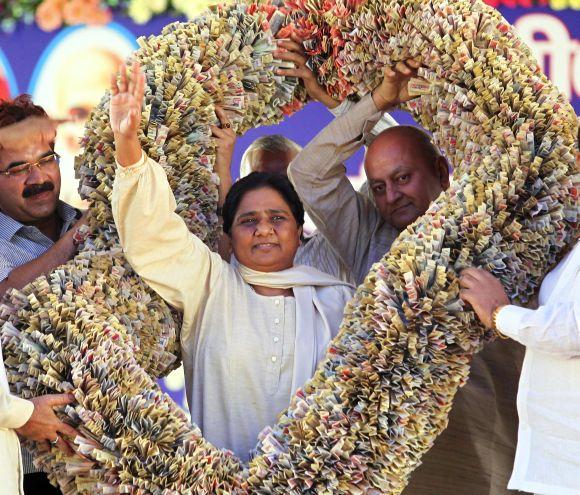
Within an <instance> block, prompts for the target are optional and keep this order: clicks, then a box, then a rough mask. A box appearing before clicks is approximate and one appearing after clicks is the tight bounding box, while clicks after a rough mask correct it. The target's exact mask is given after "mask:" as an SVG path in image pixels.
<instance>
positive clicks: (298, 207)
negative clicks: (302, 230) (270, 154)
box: [222, 172, 304, 235]
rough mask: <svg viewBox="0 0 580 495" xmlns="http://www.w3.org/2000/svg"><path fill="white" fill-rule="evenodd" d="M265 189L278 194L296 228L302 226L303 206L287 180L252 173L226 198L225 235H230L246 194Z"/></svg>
mask: <svg viewBox="0 0 580 495" xmlns="http://www.w3.org/2000/svg"><path fill="white" fill-rule="evenodd" d="M265 187H269V188H271V189H274V190H275V191H276V192H278V193H279V194H280V196H282V197H283V198H284V201H286V203H287V204H288V207H289V208H290V211H291V212H292V215H293V216H294V218H295V219H296V223H297V224H298V226H299V227H300V226H302V225H304V206H302V201H300V198H299V197H298V193H297V192H296V190H295V189H294V186H293V185H292V183H291V182H290V181H289V180H288V178H287V177H284V176H283V175H275V174H269V173H267V172H252V173H251V174H249V175H246V177H243V178H242V179H240V180H239V181H237V182H236V183H235V184H234V185H233V186H232V188H231V189H230V192H229V193H228V195H227V196H226V200H225V202H224V206H223V208H222V211H223V220H224V224H223V229H224V232H225V233H226V234H228V235H229V234H231V231H232V223H233V222H234V217H235V216H236V213H237V211H238V208H239V206H240V203H241V201H242V199H243V197H244V196H245V195H246V193H247V192H249V191H255V190H256V189H261V188H265Z"/></svg>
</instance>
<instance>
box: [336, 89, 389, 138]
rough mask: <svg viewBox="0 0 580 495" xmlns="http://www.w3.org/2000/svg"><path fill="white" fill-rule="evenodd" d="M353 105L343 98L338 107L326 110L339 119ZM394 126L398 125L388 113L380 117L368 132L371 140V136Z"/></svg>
mask: <svg viewBox="0 0 580 495" xmlns="http://www.w3.org/2000/svg"><path fill="white" fill-rule="evenodd" d="M355 105H356V103H355V102H354V101H352V100H349V99H348V98H345V99H344V100H342V102H341V103H340V105H338V106H337V107H334V108H329V109H328V110H329V111H330V113H331V114H332V115H334V116H335V117H340V116H341V115H344V114H345V113H347V112H348V111H349V110H350V109H351V108H352V107H354V106H355ZM396 125H399V124H398V123H397V121H396V120H395V119H394V118H393V117H391V116H390V115H389V114H388V113H386V112H385V113H384V114H383V115H382V117H381V119H380V120H379V121H378V122H377V123H376V124H375V126H374V127H373V128H372V130H371V131H370V134H371V135H372V136H371V140H372V139H373V136H377V135H378V134H380V133H381V132H383V131H384V130H385V129H388V128H389V127H394V126H396Z"/></svg>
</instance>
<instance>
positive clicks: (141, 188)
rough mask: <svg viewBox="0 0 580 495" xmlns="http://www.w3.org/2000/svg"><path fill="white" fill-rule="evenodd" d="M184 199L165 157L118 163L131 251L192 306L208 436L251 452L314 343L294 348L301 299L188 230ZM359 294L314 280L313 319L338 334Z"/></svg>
mask: <svg viewBox="0 0 580 495" xmlns="http://www.w3.org/2000/svg"><path fill="white" fill-rule="evenodd" d="M175 207H176V203H175V199H174V197H173V193H172V192H171V189H170V188H169V185H168V183H167V177H166V175H165V172H164V171H163V169H162V168H161V167H160V166H159V165H158V164H157V163H155V162H154V161H152V160H147V161H146V162H145V163H142V164H138V165H136V166H132V167H130V168H127V169H118V171H117V177H116V179H115V185H114V188H113V214H114V216H115V222H116V225H117V229H118V231H119V236H120V239H121V243H122V245H123V249H124V251H125V253H126V256H127V259H128V260H129V262H130V263H131V265H132V266H133V267H134V269H135V271H136V272H137V273H139V275H141V277H143V279H144V280H145V281H146V282H147V283H148V284H149V285H150V286H151V287H152V288H153V289H154V290H155V291H157V292H158V293H159V295H160V296H161V297H163V298H164V299H165V300H166V301H167V302H168V303H169V304H171V305H173V306H175V307H176V308H178V309H181V310H183V313H184V321H183V328H182V332H181V346H182V355H183V367H184V371H185V380H186V387H187V398H188V401H189V407H190V411H191V416H192V420H193V421H194V422H195V423H197V424H198V425H199V426H200V428H201V430H202V432H203V434H204V436H205V438H206V439H207V440H209V441H210V442H212V443H213V444H214V445H216V446H218V447H223V448H228V449H230V450H233V451H234V453H235V454H237V455H238V456H239V457H240V458H241V459H243V460H248V458H249V451H250V449H252V448H254V446H255V445H256V443H257V438H258V433H259V432H260V431H261V430H262V428H264V427H265V426H268V425H272V424H274V423H275V421H276V417H277V415H278V414H279V413H280V412H282V411H283V410H284V409H285V408H286V407H287V406H288V404H289V402H290V396H291V394H292V393H293V390H291V388H292V387H291V383H292V376H293V371H294V370H293V366H294V355H295V353H303V354H306V353H307V352H306V351H307V350H306V349H301V348H295V336H296V302H295V299H294V298H293V297H265V296H261V295H259V294H257V293H256V292H255V291H254V290H253V289H252V287H251V286H250V285H249V284H247V283H246V282H245V281H244V280H243V279H242V276H241V274H240V272H239V271H238V270H237V269H236V268H234V267H232V266H230V265H229V264H228V263H226V262H224V261H223V260H222V259H221V258H220V256H219V255H217V254H215V253H212V252H211V251H210V250H209V249H208V248H207V247H206V246H205V245H204V244H203V243H202V242H201V241H200V240H199V239H198V238H197V237H195V236H194V235H192V234H191V233H190V232H189V231H188V230H187V228H186V226H185V224H184V222H183V220H182V219H181V218H180V217H179V216H178V215H177V214H175V213H174V210H175ZM351 295H352V290H351V289H349V288H348V287H347V286H345V285H329V286H324V287H320V286H316V287H314V300H315V301H316V304H317V307H318V308H319V311H318V312H316V313H315V316H314V318H315V320H316V321H315V322H314V325H315V326H317V327H325V328H327V329H329V330H330V332H329V338H332V337H334V336H335V335H336V334H337V332H338V328H339V325H340V322H341V320H342V314H343V309H344V306H345V304H346V302H347V301H348V300H349V299H350V297H351ZM298 342H299V341H298ZM323 354H324V353H323V352H322V353H320V354H319V355H318V356H315V357H317V358H318V359H321V358H322V357H323Z"/></svg>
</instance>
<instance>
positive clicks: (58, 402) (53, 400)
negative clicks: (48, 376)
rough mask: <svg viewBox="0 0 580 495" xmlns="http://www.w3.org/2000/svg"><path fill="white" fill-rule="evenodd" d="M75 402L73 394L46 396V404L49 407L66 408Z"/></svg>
mask: <svg viewBox="0 0 580 495" xmlns="http://www.w3.org/2000/svg"><path fill="white" fill-rule="evenodd" d="M74 400H75V398H74V396H73V395H71V394H51V395H47V396H46V402H47V403H48V405H49V406H65V405H66V404H70V403H71V402H73V401H74Z"/></svg>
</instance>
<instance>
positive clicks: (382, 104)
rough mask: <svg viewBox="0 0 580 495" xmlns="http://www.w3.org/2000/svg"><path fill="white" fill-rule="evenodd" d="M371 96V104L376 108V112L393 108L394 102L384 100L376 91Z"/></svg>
mask: <svg viewBox="0 0 580 495" xmlns="http://www.w3.org/2000/svg"><path fill="white" fill-rule="evenodd" d="M371 96H372V99H373V102H374V104H375V107H377V110H378V111H381V112H384V111H385V110H388V109H389V108H392V107H394V106H395V102H394V101H392V100H388V99H386V98H385V97H384V96H383V95H381V94H380V93H379V92H378V91H377V90H375V91H373V92H372V93H371Z"/></svg>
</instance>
